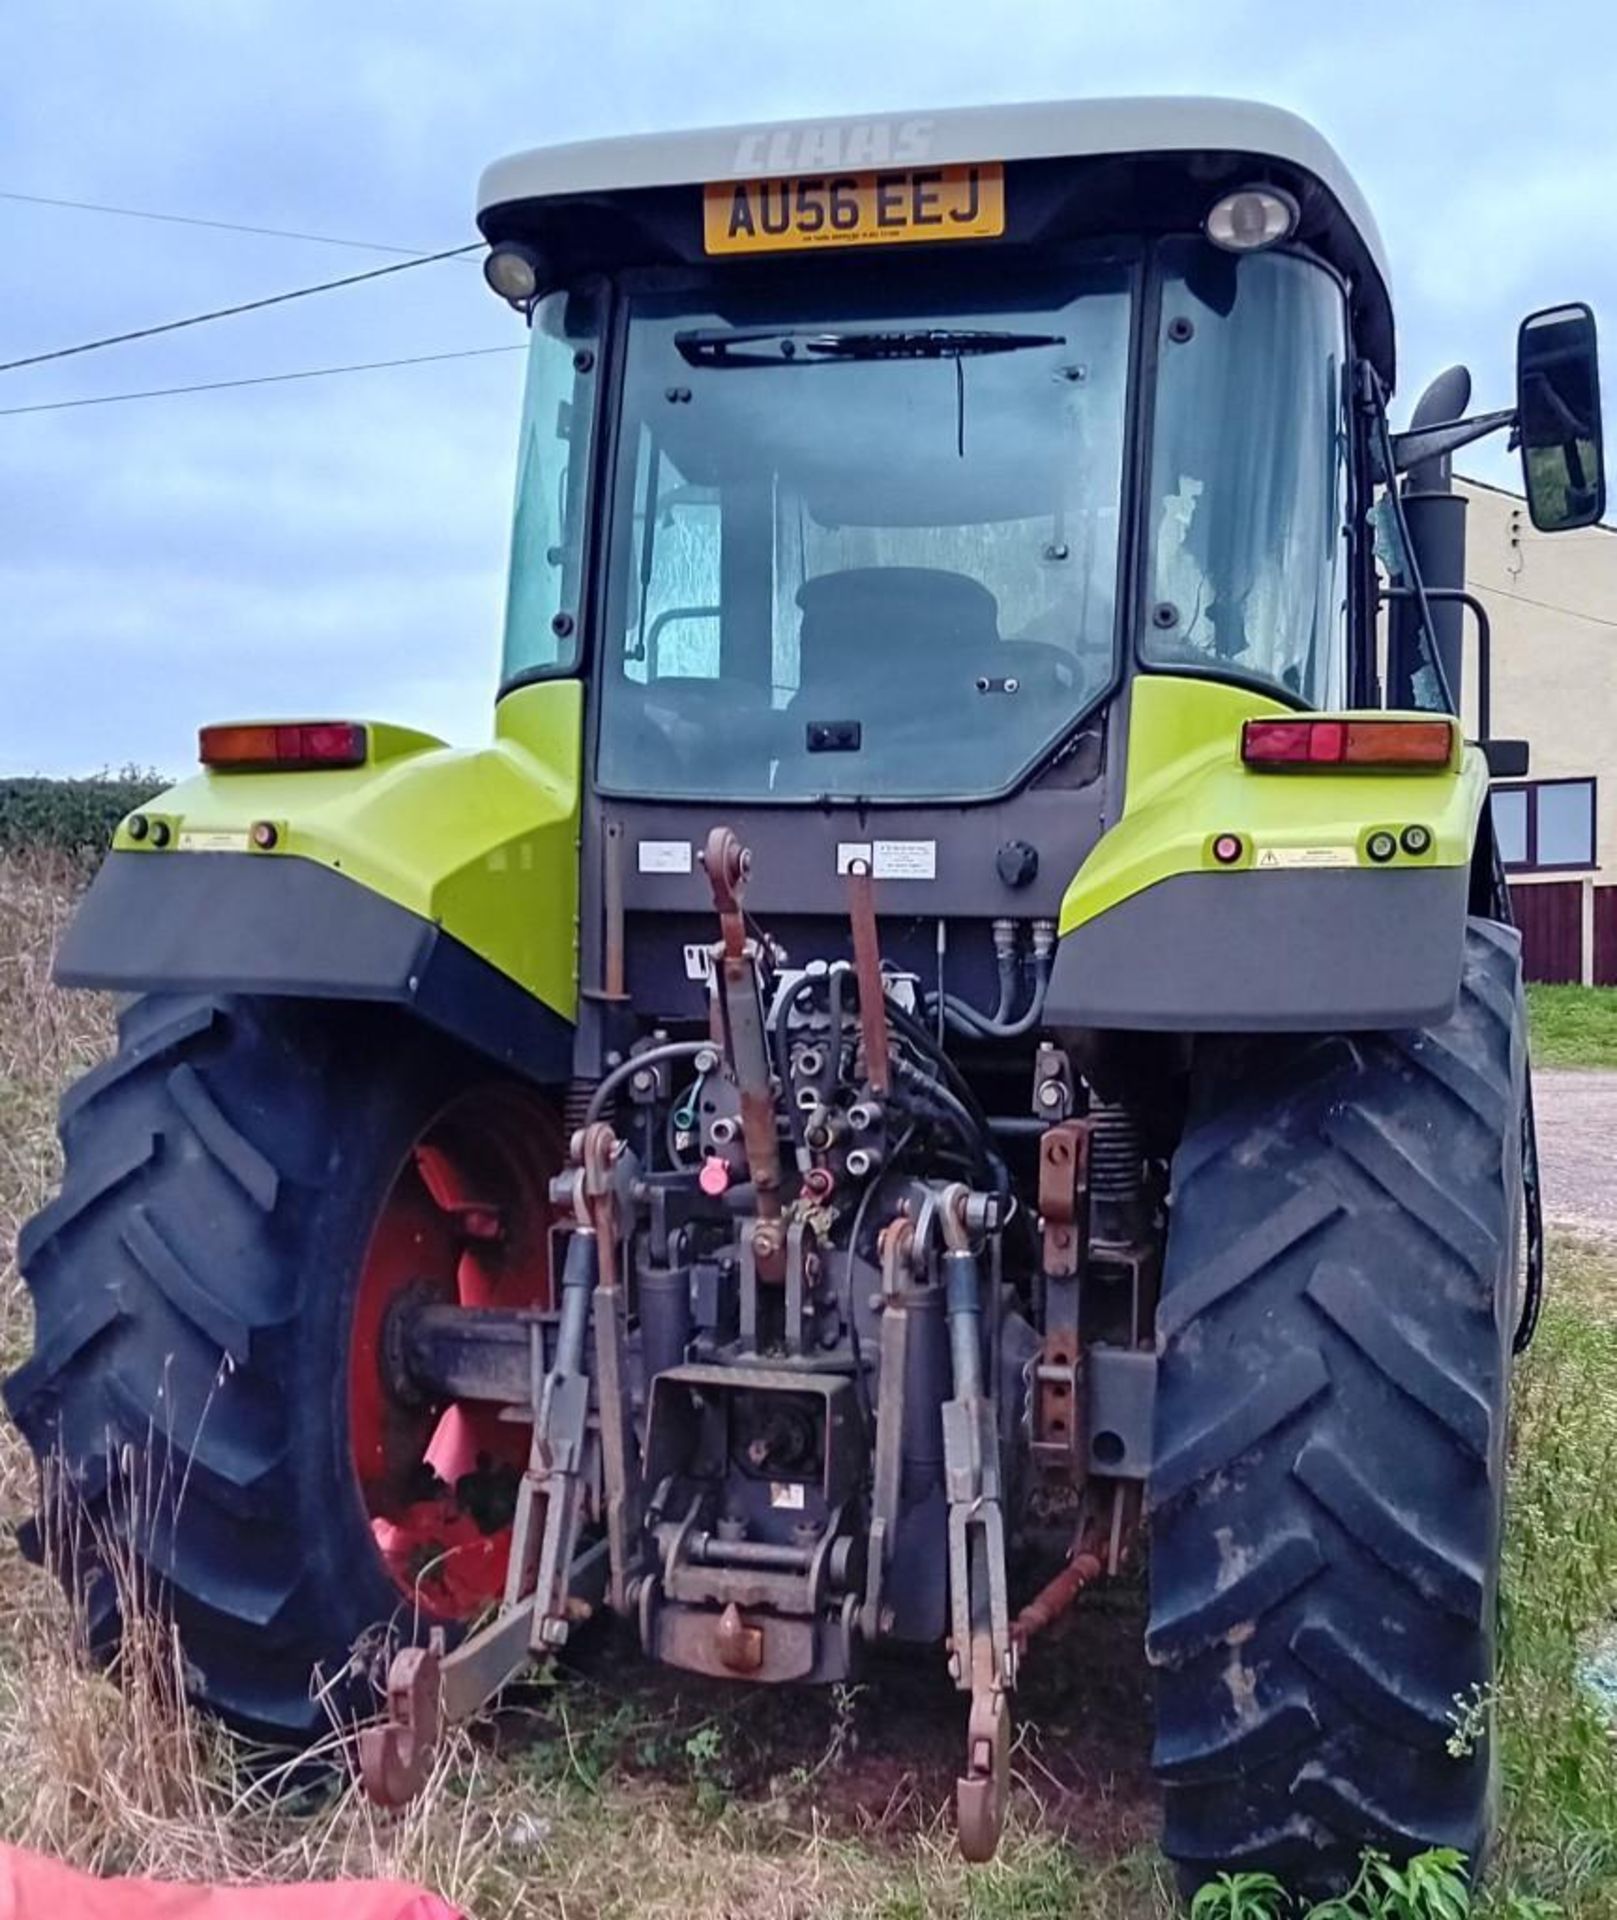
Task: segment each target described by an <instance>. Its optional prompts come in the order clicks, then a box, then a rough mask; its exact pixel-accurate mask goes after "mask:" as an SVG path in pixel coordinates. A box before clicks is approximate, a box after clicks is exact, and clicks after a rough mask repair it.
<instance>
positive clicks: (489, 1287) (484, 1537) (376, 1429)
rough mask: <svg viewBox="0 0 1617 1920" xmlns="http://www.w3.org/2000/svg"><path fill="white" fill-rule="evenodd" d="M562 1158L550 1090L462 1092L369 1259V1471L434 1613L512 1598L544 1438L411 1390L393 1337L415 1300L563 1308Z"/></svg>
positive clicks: (362, 1340) (359, 1335) (393, 1200)
mask: <svg viewBox="0 0 1617 1920" xmlns="http://www.w3.org/2000/svg"><path fill="white" fill-rule="evenodd" d="M562 1161H563V1138H562V1129H561V1123H560V1120H559V1117H558V1115H557V1113H556V1111H555V1109H554V1108H553V1107H551V1106H550V1105H548V1104H546V1103H545V1102H544V1101H542V1100H540V1099H539V1098H537V1097H536V1096H535V1095H532V1094H528V1093H524V1092H522V1091H521V1090H520V1089H517V1088H513V1087H509V1086H491V1087H484V1088H481V1089H477V1090H474V1091H472V1092H470V1093H465V1094H462V1095H460V1096H458V1097H457V1098H456V1099H454V1100H452V1101H451V1102H450V1103H449V1104H448V1105H447V1106H446V1107H444V1108H443V1109H441V1111H440V1112H439V1113H438V1114H437V1115H436V1116H435V1117H434V1119H433V1120H432V1121H431V1122H430V1123H429V1124H428V1126H427V1127H425V1128H424V1129H423V1131H422V1132H421V1134H420V1135H419V1136H418V1137H417V1139H416V1140H415V1142H414V1143H413V1144H412V1146H411V1147H410V1150H409V1152H408V1153H407V1154H406V1155H405V1156H404V1159H403V1161H402V1162H401V1164H400V1166H399V1169H398V1171H397V1173H396V1174H395V1176H394V1178H393V1180H392V1182H391V1184H390V1186H389V1188H388V1192H387V1195H386V1197H385V1199H384V1200H383V1202H382V1206H381V1210H380V1212H379V1213H378V1215H377V1218H376V1223H375V1226H374V1227H373V1229H372V1231H371V1237H370V1242H369V1245H368V1246H367V1247H366V1250H365V1257H364V1261H363V1263H362V1265H361V1268H360V1276H359V1286H358V1290H357V1292H356V1294H355V1299H354V1315H353V1322H352V1326H351V1331H350V1338H349V1352H348V1431H349V1444H350V1448H351V1451H352V1456H353V1462H354V1471H355V1474H356V1476H357V1478H358V1481H359V1487H360V1493H361V1496H362V1498H363V1500H364V1502H365V1510H366V1513H367V1515H368V1516H369V1519H370V1527H371V1535H372V1538H373V1539H374V1540H375V1542H376V1548H377V1552H378V1554H379V1555H380V1557H381V1560H382V1564H383V1566H384V1567H385V1568H386V1570H387V1572H388V1575H389V1577H390V1578H391V1579H392V1581H393V1583H394V1585H395V1586H396V1587H397V1588H398V1589H399V1592H400V1594H401V1595H402V1596H403V1597H404V1598H405V1599H407V1600H408V1601H409V1602H410V1603H411V1604H412V1606H414V1607H416V1608H418V1609H419V1610H420V1611H421V1612H422V1613H423V1614H425V1615H427V1616H429V1617H430V1618H432V1619H435V1620H465V1619H470V1618H471V1617H472V1616H473V1615H475V1614H477V1613H480V1612H481V1611H482V1610H483V1609H484V1608H485V1607H487V1606H489V1605H490V1604H491V1603H493V1602H495V1601H498V1600H499V1598H500V1597H501V1594H502V1593H503V1591H504V1587H505V1569H506V1562H507V1559H508V1558H509V1555H510V1546H511V1526H510V1508H511V1505H512V1503H513V1502H514V1499H515V1489H516V1482H517V1478H518V1477H519V1475H520V1474H521V1471H522V1469H523V1467H524V1466H525V1465H526V1462H527V1456H528V1444H529V1431H528V1429H527V1427H525V1426H523V1425H521V1424H519V1423H516V1422H512V1421H508V1420H501V1419H500V1417H499V1410H498V1408H496V1407H493V1406H490V1405H488V1404H486V1403H481V1402H479V1403H470V1402H468V1403H465V1404H458V1403H455V1402H449V1403H447V1404H446V1403H442V1402H437V1403H430V1404H422V1403H420V1402H418V1401H413V1400H411V1399H410V1398H408V1397H407V1396H406V1395H404V1394H401V1393H400V1392H399V1391H398V1389H397V1387H396V1385H395V1384H394V1383H393V1382H392V1381H390V1379H389V1375H388V1369H387V1366H386V1362H385V1354H384V1330H385V1328H386V1325H387V1321H388V1316H389V1314H390V1313H391V1312H392V1310H393V1309H394V1308H395V1307H396V1306H398V1305H399V1304H400V1302H401V1301H403V1300H405V1299H407V1298H408V1299H417V1300H422V1301H428V1300H430V1301H434V1302H441V1303H443V1304H446V1305H455V1304H458V1305H460V1306H466V1307H548V1306H550V1305H551V1304H552V1299H553V1292H552V1285H551V1274H550V1221H551V1213H552V1209H551V1205H550V1181H551V1177H552V1176H553V1175H554V1174H555V1173H557V1172H558V1171H559V1170H560V1168H561V1166H562Z"/></svg>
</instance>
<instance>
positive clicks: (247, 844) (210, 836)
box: [180, 827, 252, 853]
mask: <svg viewBox="0 0 1617 1920" xmlns="http://www.w3.org/2000/svg"><path fill="white" fill-rule="evenodd" d="M251 847H252V842H251V841H250V840H249V839H248V838H247V835H246V834H245V833H227V832H224V831H223V830H222V829H219V828H215V827H182V828H181V830H180V851H181V853H246V852H248V851H249V850H250V849H251Z"/></svg>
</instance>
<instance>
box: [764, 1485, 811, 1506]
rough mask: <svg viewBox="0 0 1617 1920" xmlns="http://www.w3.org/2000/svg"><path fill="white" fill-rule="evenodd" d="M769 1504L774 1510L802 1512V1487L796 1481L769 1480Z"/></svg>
mask: <svg viewBox="0 0 1617 1920" xmlns="http://www.w3.org/2000/svg"><path fill="white" fill-rule="evenodd" d="M769 1504H770V1505H771V1506H772V1507H776V1508H785V1509H786V1510H787V1511H789V1512H792V1513H801V1512H802V1510H803V1486H802V1482H801V1481H798V1480H771V1481H770V1483H769Z"/></svg>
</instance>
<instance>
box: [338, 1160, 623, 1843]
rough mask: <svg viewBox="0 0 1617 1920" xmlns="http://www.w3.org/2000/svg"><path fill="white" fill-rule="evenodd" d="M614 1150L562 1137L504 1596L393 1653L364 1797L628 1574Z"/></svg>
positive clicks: (408, 1780)
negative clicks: (457, 1626) (596, 1501)
mask: <svg viewBox="0 0 1617 1920" xmlns="http://www.w3.org/2000/svg"><path fill="white" fill-rule="evenodd" d="M621 1153H622V1146H621V1143H620V1142H619V1141H618V1139H617V1137H616V1135H615V1134H614V1133H613V1132H612V1129H611V1128H610V1127H609V1126H606V1125H604V1124H602V1123H599V1122H595V1123H592V1124H590V1125H589V1126H586V1127H585V1128H583V1129H582V1130H581V1131H580V1132H579V1133H577V1134H575V1135H574V1137H573V1142H572V1157H573V1162H574V1166H573V1170H572V1172H571V1173H569V1174H567V1175H564V1176H563V1178H562V1180H561V1181H560V1182H559V1183H558V1186H559V1188H560V1189H562V1190H563V1191H564V1192H565V1194H566V1197H567V1198H568V1199H569V1200H570V1202H571V1204H572V1208H573V1214H574V1220H575V1226H574V1230H573V1232H572V1234H571V1236H570V1237H569V1239H568V1242H567V1256H566V1262H565V1265H564V1267H563V1271H562V1284H561V1313H560V1321H559V1325H558V1327H557V1331H556V1344H555V1350H554V1355H553V1358H552V1360H551V1364H550V1368H549V1370H548V1372H547V1371H545V1369H544V1360H543V1354H544V1341H543V1329H542V1328H541V1326H540V1324H539V1322H538V1320H537V1319H535V1321H534V1322H533V1325H532V1347H531V1352H530V1383H531V1385H530V1405H531V1409H532V1413H533V1439H532V1442H531V1444H530V1448H529V1455H528V1466H527V1471H526V1472H525V1473H524V1474H523V1477H522V1482H521V1485H520V1487H519V1488H518V1491H517V1507H516V1514H515V1517H514V1520H513V1523H512V1532H511V1557H510V1564H509V1568H508V1570H507V1573H506V1587H505V1598H504V1601H503V1603H502V1605H501V1608H500V1611H499V1613H498V1615H497V1616H496V1617H495V1619H494V1620H493V1621H492V1622H491V1623H490V1624H489V1625H488V1626H486V1627H484V1628H482V1629H481V1630H480V1631H478V1632H477V1633H474V1634H472V1635H471V1636H470V1637H469V1638H468V1639H466V1640H464V1641H462V1643H461V1644H460V1645H459V1646H458V1647H457V1648H455V1650H454V1651H453V1652H452V1653H446V1652H445V1651H444V1639H443V1634H442V1632H441V1631H438V1632H435V1633H434V1635H433V1637H432V1641H431V1643H430V1644H429V1645H428V1646H426V1647H406V1648H404V1649H403V1650H402V1651H401V1652H400V1653H399V1654H398V1655H397V1656H396V1657H395V1658H394V1661H393V1664H392V1667H391V1668H390V1670H389V1673H388V1681H387V1700H388V1717H387V1719H386V1720H385V1721H383V1722H382V1723H381V1724H380V1725H378V1726H375V1727H368V1728H366V1729H365V1731H364V1732H363V1733H362V1734H361V1736H360V1755H359V1758H360V1776H361V1778H362V1780H363V1781H364V1784H365V1789H366V1792H367V1793H368V1794H369V1796H370V1797H371V1799H373V1800H375V1801H377V1802H379V1803H380V1804H381V1805H383V1806H401V1805H403V1804H404V1802H406V1801H407V1800H409V1799H411V1798H413V1796H414V1795H415V1794H417V1793H419V1792H420V1790H421V1788H422V1787H423V1786H424V1785H425V1784H426V1780H427V1776H428V1774H429V1773H430V1772H431V1769H432V1763H433V1754H434V1750H435V1748H436V1746H437V1742H438V1737H439V1734H440V1731H441V1729H442V1727H443V1726H444V1725H445V1724H446V1723H447V1724H453V1723H454V1722H456V1721H460V1720H465V1719H469V1718H470V1717H471V1716H472V1715H473V1714H474V1713H476V1712H477V1710H478V1709H479V1708H480V1707H481V1706H482V1705H483V1704H484V1702H485V1701H486V1700H488V1699H489V1698H490V1697H491V1696H492V1695H493V1694H495V1693H497V1692H498V1691H499V1689H500V1688H501V1687H502V1686H504V1685H505V1683H506V1682H507V1681H508V1680H510V1679H512V1678H513V1677H514V1676H515V1675H516V1674H518V1673H519V1672H521V1670H522V1668H523V1667H524V1666H525V1665H526V1664H527V1662H528V1660H529V1659H530V1657H531V1656H532V1655H533V1654H535V1653H540V1654H543V1653H548V1652H551V1651H553V1650H554V1649H555V1648H557V1647H560V1646H563V1645H565V1643H566V1641H567V1638H568V1635H569V1634H570V1632H571V1630H572V1627H573V1624H574V1622H575V1621H577V1620H580V1619H587V1618H588V1617H589V1615H590V1613H591V1612H592V1611H593V1610H594V1608H595V1606H596V1605H597V1604H598V1603H599V1601H600V1600H601V1598H602V1597H603V1595H604V1593H605V1591H606V1589H607V1583H608V1578H610V1590H611V1595H612V1599H613V1604H614V1605H619V1604H620V1603H621V1602H620V1596H621V1595H622V1593H623V1591H624V1589H625V1587H626V1585H627V1582H628V1580H629V1578H630V1577H631V1575H632V1573H633V1571H634V1570H635V1568H636V1566H637V1565H638V1553H639V1540H640V1534H641V1528H640V1478H639V1459H638V1454H637V1452H636V1450H635V1445H634V1438H633V1434H632V1431H631V1429H630V1426H629V1406H628V1398H627V1384H626V1381H625V1379H624V1369H623V1314H622V1307H621V1296H620V1292H619V1286H618V1277H619V1272H620V1248H619V1230H618V1219H617V1198H616V1186H617V1175H616V1172H615V1169H616V1167H617V1164H618V1160H619V1156H620V1155H621ZM592 1311H593V1316H594V1327H595V1364H596V1369H597V1375H598V1386H597V1397H598V1399H599V1402H600V1415H599V1424H598V1427H597V1426H596V1425H594V1424H592V1421H591V1418H590V1373H589V1334H590V1323H591V1315H592ZM597 1472H599V1475H600V1478H601V1480H602V1482H603V1483H604V1494H605V1512H606V1538H605V1539H604V1540H601V1541H598V1542H597V1543H595V1544H594V1545H593V1546H591V1547H589V1548H587V1549H586V1550H585V1551H584V1552H583V1553H580V1552H579V1545H578V1542H579V1534H580V1531H581V1529H582V1526H583V1521H584V1517H585V1508H586V1504H587V1502H588V1499H589V1495H590V1491H591V1486H592V1483H593V1481H594V1479H595V1477H596V1474H597Z"/></svg>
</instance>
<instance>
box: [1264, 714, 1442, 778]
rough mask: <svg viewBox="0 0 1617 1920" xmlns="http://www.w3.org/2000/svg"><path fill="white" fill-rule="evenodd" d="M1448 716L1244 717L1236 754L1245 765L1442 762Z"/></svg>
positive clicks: (1415, 764)
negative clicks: (1439, 717)
mask: <svg viewBox="0 0 1617 1920" xmlns="http://www.w3.org/2000/svg"><path fill="white" fill-rule="evenodd" d="M1453 757H1454V723H1453V721H1451V720H1248V721H1247V722H1246V724H1245V725H1244V726H1243V727H1242V729H1241V759H1242V760H1243V761H1244V762H1245V764H1246V765H1247V766H1249V767H1407V768H1411V769H1413V768H1417V767H1432V768H1438V767H1446V766H1448V764H1449V763H1450V761H1451V760H1452V759H1453Z"/></svg>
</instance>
